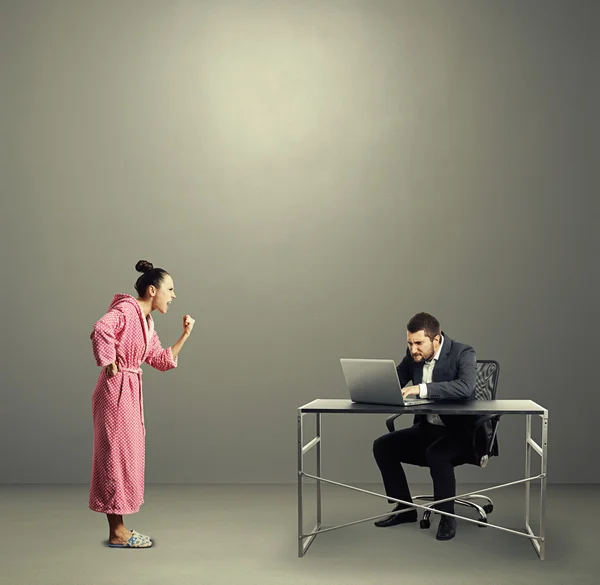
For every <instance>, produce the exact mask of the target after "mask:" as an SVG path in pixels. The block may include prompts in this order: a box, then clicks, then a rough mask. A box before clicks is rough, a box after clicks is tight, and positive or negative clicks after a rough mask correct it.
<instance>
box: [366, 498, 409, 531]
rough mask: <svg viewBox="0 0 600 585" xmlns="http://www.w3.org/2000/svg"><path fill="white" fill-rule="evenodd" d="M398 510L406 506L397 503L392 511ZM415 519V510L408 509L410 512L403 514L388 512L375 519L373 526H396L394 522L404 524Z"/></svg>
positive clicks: (404, 508)
mask: <svg viewBox="0 0 600 585" xmlns="http://www.w3.org/2000/svg"><path fill="white" fill-rule="evenodd" d="M398 510H406V506H403V505H402V504H398V505H396V507H395V508H394V509H393V510H392V511H393V512H397V511H398ZM416 521H417V511H416V510H410V512H404V513H403V514H390V515H389V516H386V517H385V518H382V519H381V520H377V522H375V526H377V527H378V528H387V527H388V526H396V524H406V523H407V522H416Z"/></svg>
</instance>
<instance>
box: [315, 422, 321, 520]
mask: <svg viewBox="0 0 600 585" xmlns="http://www.w3.org/2000/svg"><path fill="white" fill-rule="evenodd" d="M315 417H316V421H315V422H316V427H315V428H316V433H317V439H318V442H317V477H321V413H320V412H317V413H315ZM317 526H321V480H320V479H317Z"/></svg>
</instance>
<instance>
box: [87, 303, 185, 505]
mask: <svg viewBox="0 0 600 585" xmlns="http://www.w3.org/2000/svg"><path fill="white" fill-rule="evenodd" d="M90 338H91V340H92V346H93V349H94V356H95V358H96V363H97V364H98V365H99V366H107V365H108V364H112V363H113V362H115V361H116V363H117V366H118V368H119V372H118V373H117V374H116V375H115V376H113V377H111V378H108V377H107V375H106V373H105V372H104V370H102V371H101V372H100V376H99V377H98V382H97V384H96V389H95V390H94V394H93V396H92V417H93V420H94V452H93V459H92V479H91V483H90V502H89V506H90V509H92V510H94V511H96V512H102V513H104V514H133V513H134V512H137V511H138V510H139V508H140V506H141V504H142V503H143V502H144V460H145V437H146V429H145V426H144V401H143V396H142V370H141V368H140V364H141V363H142V362H146V363H148V364H150V365H151V366H152V367H153V368H156V369H157V370H160V371H163V372H164V371H166V370H170V369H171V368H175V367H176V366H177V358H173V354H172V353H171V348H170V347H168V348H166V349H163V348H162V346H161V345H160V341H159V339H158V335H157V334H156V331H154V321H153V320H152V317H151V316H150V315H148V317H147V318H144V314H143V313H142V310H141V308H140V305H139V303H138V302H137V301H136V300H135V298H134V297H132V296H130V295H115V297H114V299H113V301H112V303H111V305H110V307H109V309H108V313H106V315H104V317H102V319H100V320H99V321H98V322H97V323H96V324H95V325H94V330H93V332H92V334H91V336H90Z"/></svg>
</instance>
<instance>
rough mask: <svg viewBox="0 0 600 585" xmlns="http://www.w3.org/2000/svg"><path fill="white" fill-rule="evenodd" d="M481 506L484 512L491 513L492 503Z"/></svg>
mask: <svg viewBox="0 0 600 585" xmlns="http://www.w3.org/2000/svg"><path fill="white" fill-rule="evenodd" d="M482 507H483V511H484V512H485V513H486V514H491V513H492V510H493V509H494V504H486V505H485V506H482Z"/></svg>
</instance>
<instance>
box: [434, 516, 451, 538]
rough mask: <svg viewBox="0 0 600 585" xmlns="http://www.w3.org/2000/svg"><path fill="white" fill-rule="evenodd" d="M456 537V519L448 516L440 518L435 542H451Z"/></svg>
mask: <svg viewBox="0 0 600 585" xmlns="http://www.w3.org/2000/svg"><path fill="white" fill-rule="evenodd" d="M455 536H456V518H451V517H450V516H442V517H441V518H440V523H439V525H438V529H437V534H436V535H435V537H436V539H437V540H451V539H452V538H454V537H455Z"/></svg>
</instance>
